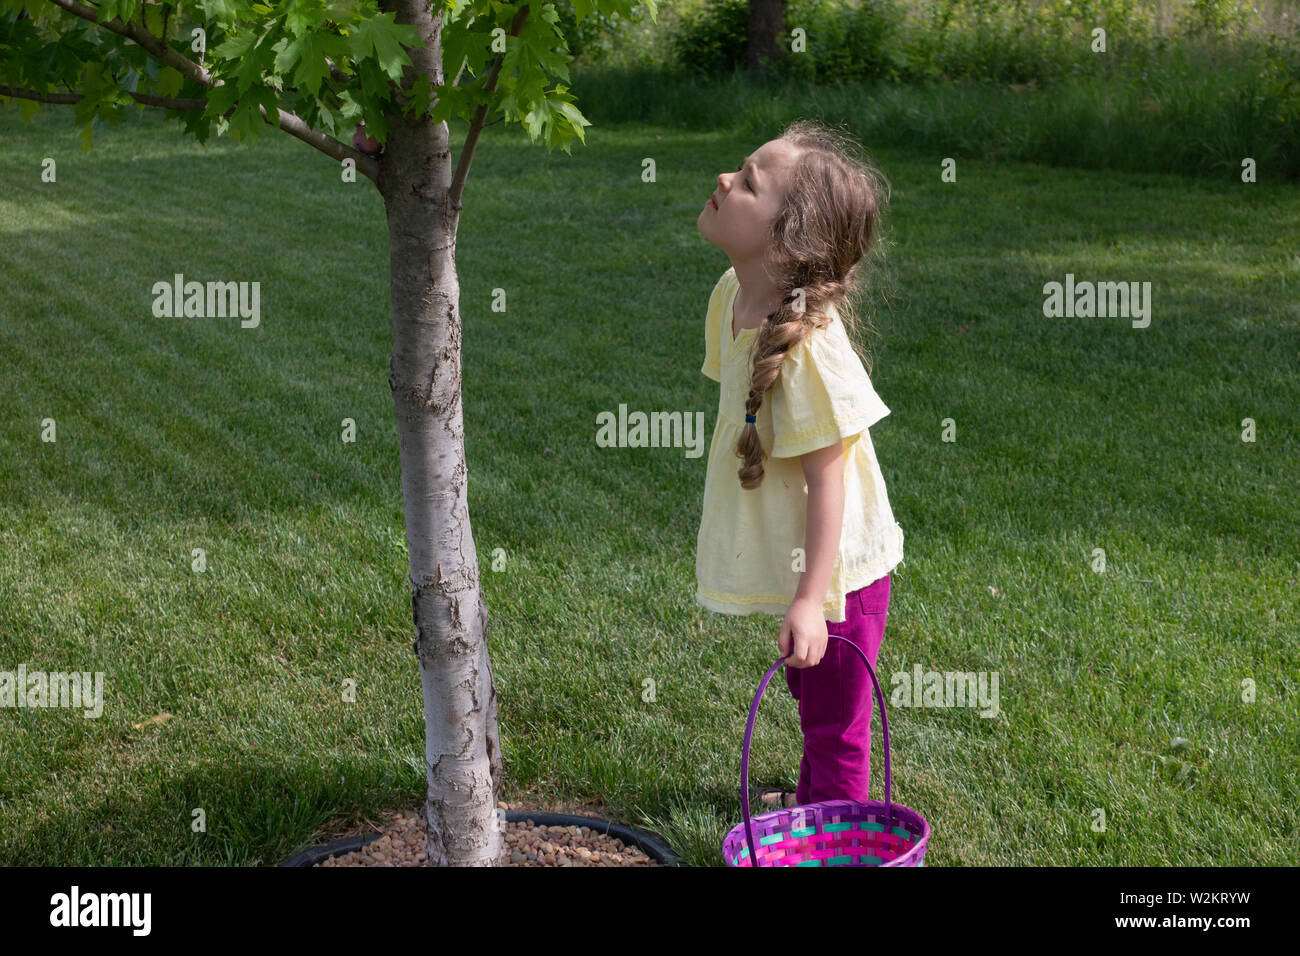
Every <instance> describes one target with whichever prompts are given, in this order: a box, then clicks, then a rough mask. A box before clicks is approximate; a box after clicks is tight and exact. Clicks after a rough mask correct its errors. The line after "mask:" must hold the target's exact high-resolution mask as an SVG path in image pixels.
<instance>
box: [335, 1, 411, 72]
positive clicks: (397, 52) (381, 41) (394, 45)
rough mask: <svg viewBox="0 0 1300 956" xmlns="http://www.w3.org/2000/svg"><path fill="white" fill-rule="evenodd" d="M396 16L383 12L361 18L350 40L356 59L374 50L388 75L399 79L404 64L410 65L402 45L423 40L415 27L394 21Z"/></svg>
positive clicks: (360, 58)
mask: <svg viewBox="0 0 1300 956" xmlns="http://www.w3.org/2000/svg"><path fill="white" fill-rule="evenodd" d="M395 16H396V15H395V14H392V13H381V14H379V15H378V16H376V17H369V18H367V19H364V20H361V21H360V22H358V23H357V24H356V32H355V33H353V34H352V35H351V36H350V37H349V38H348V40H349V43H350V46H351V48H352V55H353V57H354V58H355V59H357V60H364V59H367V58H368V57H370V56H371V54H373V55H374V58H375V59H376V60H377V61H378V62H379V66H380V68H381V69H382V70H383V71H384V73H386V74H387V75H388V78H389V79H391V80H394V81H397V80H400V79H401V78H402V67H403V66H410V65H411V58H410V57H408V56H407V55H406V51H405V50H403V49H402V47H403V46H411V47H423V46H424V43H423V41H421V39H420V34H419V32H418V31H417V30H416V29H415V27H412V26H409V25H407V24H399V23H394V22H393V19H394V17H395Z"/></svg>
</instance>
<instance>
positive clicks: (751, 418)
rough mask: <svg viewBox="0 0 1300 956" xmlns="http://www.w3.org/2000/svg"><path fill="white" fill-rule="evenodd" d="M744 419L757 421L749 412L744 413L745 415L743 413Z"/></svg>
mask: <svg viewBox="0 0 1300 956" xmlns="http://www.w3.org/2000/svg"><path fill="white" fill-rule="evenodd" d="M745 421H746V422H756V421H758V419H757V418H755V417H754V416H753V415H750V414H748V413H746V415H745Z"/></svg>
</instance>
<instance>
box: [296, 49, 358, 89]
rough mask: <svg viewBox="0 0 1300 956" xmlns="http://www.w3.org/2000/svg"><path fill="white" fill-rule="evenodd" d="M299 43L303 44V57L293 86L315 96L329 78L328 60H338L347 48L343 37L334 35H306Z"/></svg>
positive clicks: (299, 62)
mask: <svg viewBox="0 0 1300 956" xmlns="http://www.w3.org/2000/svg"><path fill="white" fill-rule="evenodd" d="M297 42H299V43H300V44H301V50H302V56H301V59H300V60H299V61H298V69H297V70H295V71H294V74H293V85H294V86H296V87H298V91H299V92H300V93H306V94H309V95H312V96H314V95H316V93H317V91H318V90H320V85H321V81H322V80H324V79H325V77H327V76H329V72H330V68H329V64H328V63H326V62H325V60H326V58H327V57H331V58H335V59H337V58H338V57H340V56H342V55H343V53H344V52H346V46H345V44H344V41H343V38H342V37H336V36H334V35H333V34H332V33H304V34H303V35H302V37H301V39H300V40H299V41H297Z"/></svg>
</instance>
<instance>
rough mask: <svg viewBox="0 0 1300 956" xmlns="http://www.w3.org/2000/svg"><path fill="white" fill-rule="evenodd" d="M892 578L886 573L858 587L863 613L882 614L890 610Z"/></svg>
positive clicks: (860, 608) (860, 606)
mask: <svg viewBox="0 0 1300 956" xmlns="http://www.w3.org/2000/svg"><path fill="white" fill-rule="evenodd" d="M889 591H890V579H889V574H888V573H886V574H885V576H884V577H882V578H878V579H876V580H875V581H873V582H872V583H871V584H868V585H867V586H866V587H863V588H858V591H857V595H858V608H859V610H861V611H862V613H863V614H882V613H884V612H886V611H888V610H889Z"/></svg>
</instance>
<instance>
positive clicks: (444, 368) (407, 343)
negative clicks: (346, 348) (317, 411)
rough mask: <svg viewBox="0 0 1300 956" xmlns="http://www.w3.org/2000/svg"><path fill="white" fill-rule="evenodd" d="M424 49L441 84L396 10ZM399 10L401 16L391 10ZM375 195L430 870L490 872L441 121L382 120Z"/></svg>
mask: <svg viewBox="0 0 1300 956" xmlns="http://www.w3.org/2000/svg"><path fill="white" fill-rule="evenodd" d="M395 6H397V7H398V8H399V12H398V17H397V19H398V21H399V22H407V23H412V24H414V25H415V26H417V27H418V28H419V29H420V31H421V34H422V35H423V36H424V40H425V44H426V47H425V48H424V49H422V50H411V51H410V52H411V58H412V61H413V65H414V66H415V68H416V69H417V70H420V71H422V72H427V73H428V75H429V77H430V81H431V82H432V83H434V84H435V85H436V84H440V83H442V82H443V76H442V69H441V60H442V47H441V15H440V14H439V15H438V16H436V17H433V18H432V19H431V18H430V16H429V8H428V6H427V4H425V3H421V2H420V0H400V2H398V3H397V4H395ZM403 8H405V9H403ZM389 120H390V122H391V123H392V130H391V132H390V133H389V137H388V142H387V144H386V146H385V149H384V153H383V158H382V169H381V172H380V180H379V186H380V192H381V194H382V195H383V197H384V205H385V209H386V211H387V216H388V244H389V267H390V270H391V285H390V290H391V296H392V318H393V354H392V358H391V360H390V375H389V379H388V384H389V387H390V388H391V389H392V393H393V403H394V406H395V408H396V412H397V433H398V439H399V441H400V445H401V470H402V498H403V502H404V505H405V515H406V540H407V544H408V547H409V550H410V572H411V608H412V613H413V615H414V621H415V645H414V648H415V653H416V656H417V657H418V659H419V662H420V682H421V685H422V687H423V689H424V721H425V764H426V768H427V771H428V778H427V782H428V794H427V799H426V802H425V822H426V824H427V827H428V844H427V846H428V864H429V865H430V866H492V865H494V864H495V863H496V862H497V860H498V857H499V856H500V855H501V849H502V846H503V843H504V841H503V837H502V833H501V832H500V830H499V829H498V827H497V826H496V819H497V817H496V802H497V796H498V793H499V791H500V785H501V778H502V761H501V748H500V744H499V739H498V735H497V712H496V711H497V709H496V687H495V683H494V681H493V678H492V669H491V665H490V663H489V661H488V651H487V631H488V616H487V607H486V605H485V603H484V601H483V596H482V593H481V591H480V589H479V574H478V554H477V551H476V550H475V547H474V537H473V534H472V532H471V530H470V520H469V505H468V500H467V495H466V489H467V485H468V478H467V474H468V473H467V469H466V464H465V430H464V424H463V420H462V415H461V412H462V406H461V351H460V347H461V321H460V310H459V302H460V283H459V280H458V279H457V276H456V257H455V247H456V229H457V226H458V224H459V210H458V209H453V208H452V206H451V204H450V202H449V198H448V187H449V186H450V185H451V178H452V170H451V152H450V147H449V134H448V129H447V124H446V123H445V122H440V123H437V124H434V123H432V122H431V121H430V120H429V118H428V117H427V116H422V117H418V118H416V119H414V120H412V119H409V118H407V117H403V116H400V115H393V116H390V117H389Z"/></svg>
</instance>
